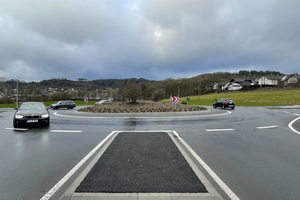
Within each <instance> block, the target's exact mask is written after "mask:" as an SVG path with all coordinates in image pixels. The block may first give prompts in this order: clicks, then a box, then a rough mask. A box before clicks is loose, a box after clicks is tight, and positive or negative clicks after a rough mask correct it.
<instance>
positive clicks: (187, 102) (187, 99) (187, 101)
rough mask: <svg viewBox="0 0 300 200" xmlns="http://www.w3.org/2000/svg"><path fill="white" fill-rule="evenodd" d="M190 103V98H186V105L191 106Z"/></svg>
mask: <svg viewBox="0 0 300 200" xmlns="http://www.w3.org/2000/svg"><path fill="white" fill-rule="evenodd" d="M189 101H190V98H189V97H187V98H186V104H187V105H189Z"/></svg>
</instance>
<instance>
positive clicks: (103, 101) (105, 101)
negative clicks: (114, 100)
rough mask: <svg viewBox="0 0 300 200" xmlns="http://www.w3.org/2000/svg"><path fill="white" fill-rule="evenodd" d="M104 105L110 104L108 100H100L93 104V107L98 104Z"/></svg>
mask: <svg viewBox="0 0 300 200" xmlns="http://www.w3.org/2000/svg"><path fill="white" fill-rule="evenodd" d="M105 103H111V101H109V100H101V101H98V102H96V103H95V106H97V105H100V104H105Z"/></svg>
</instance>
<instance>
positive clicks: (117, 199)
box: [70, 193, 138, 200]
mask: <svg viewBox="0 0 300 200" xmlns="http://www.w3.org/2000/svg"><path fill="white" fill-rule="evenodd" d="M137 196H138V195H137V193H117V194H112V193H111V194H110V193H105V194H100V193H74V194H73V195H72V197H71V199H70V200H137V199H138V197H137Z"/></svg>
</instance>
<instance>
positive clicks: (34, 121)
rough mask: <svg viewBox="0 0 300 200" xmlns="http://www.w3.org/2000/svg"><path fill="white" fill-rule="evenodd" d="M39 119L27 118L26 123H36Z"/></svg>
mask: <svg viewBox="0 0 300 200" xmlns="http://www.w3.org/2000/svg"><path fill="white" fill-rule="evenodd" d="M37 122H39V120H37V119H32V120H27V123H37Z"/></svg>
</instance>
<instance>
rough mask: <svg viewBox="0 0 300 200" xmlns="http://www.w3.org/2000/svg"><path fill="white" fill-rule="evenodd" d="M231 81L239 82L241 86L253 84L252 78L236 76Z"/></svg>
mask: <svg viewBox="0 0 300 200" xmlns="http://www.w3.org/2000/svg"><path fill="white" fill-rule="evenodd" d="M230 83H237V84H239V85H241V86H247V85H253V81H252V80H250V79H242V78H234V79H231V80H230Z"/></svg>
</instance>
